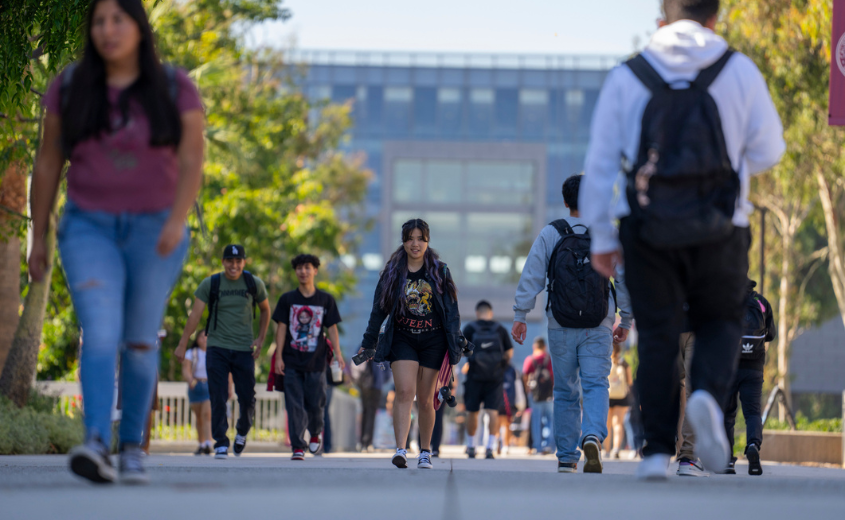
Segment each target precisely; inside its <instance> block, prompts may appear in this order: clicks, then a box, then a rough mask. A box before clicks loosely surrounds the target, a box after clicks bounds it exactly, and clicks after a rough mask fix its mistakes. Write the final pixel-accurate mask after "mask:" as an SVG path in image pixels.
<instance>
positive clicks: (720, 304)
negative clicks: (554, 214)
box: [579, 0, 785, 479]
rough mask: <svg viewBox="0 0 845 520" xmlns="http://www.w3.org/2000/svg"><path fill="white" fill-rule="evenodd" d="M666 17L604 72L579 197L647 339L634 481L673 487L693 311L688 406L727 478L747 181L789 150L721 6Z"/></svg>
mask: <svg viewBox="0 0 845 520" xmlns="http://www.w3.org/2000/svg"><path fill="white" fill-rule="evenodd" d="M663 10H664V16H665V21H663V22H661V28H660V29H659V30H658V31H657V32H656V33H655V34H654V36H653V37H652V39H651V41H650V42H649V44H648V45H647V46H646V48H645V50H644V51H643V52H642V54H641V55H639V56H638V57H636V58H634V59H632V60H631V61H629V62H627V63H625V64H623V65H620V66H618V67H616V68H615V69H614V70H612V71H611V72H610V73H609V74H608V77H607V80H606V81H605V84H604V86H603V88H602V92H601V94H600V96H599V100H598V103H597V106H596V109H595V112H594V115H593V123H592V128H591V136H590V146H589V150H588V152H587V159H586V164H585V178H584V182H583V183H582V185H581V194H580V195H581V196H580V197H579V198H580V200H581V215H582V218H583V220H584V222H585V223H586V224H587V225H588V226H589V228H590V233H591V234H592V237H593V240H592V243H591V251H592V256H591V261H592V265H593V268H594V269H596V270H597V271H598V272H600V273H602V274H604V275H605V276H610V275H612V274H613V269H614V266H615V265H616V264H619V263H621V262H622V255H623V251H624V262H625V270H626V273H627V276H626V280H627V283H628V288H629V290H630V296H631V300H632V305H633V310H634V317H635V318H636V320H637V323H638V326H637V327H638V331H639V355H640V366H639V372H638V383H639V393H640V399H641V405H642V414H643V425H644V430H645V439H646V446H645V448H644V449H643V454H644V459H643V461H642V462H641V463H640V466H639V468H638V470H637V475H638V477H640V478H645V479H663V478H666V477H667V470H668V464H669V461H670V459H671V457H672V455H673V454H674V453H675V435H676V431H677V424H678V413H679V391H678V385H679V383H678V377H679V375H678V367H677V358H678V338H679V336H680V333H681V329H682V327H683V319H684V317H683V308H684V304H685V303H687V304H688V305H689V318H690V323H691V325H692V329H693V331H694V333H695V335H696V338H697V342H696V350H695V354H694V357H693V360H692V367H691V374H690V379H691V384H692V389H693V393H692V395H691V396H690V400H689V402H688V403H687V415H688V417H689V419H690V422H691V425H692V427H693V429H694V430H695V433H696V437H697V442H696V454H697V455H698V457H699V458H700V459H701V462H702V464H703V465H704V467H705V468H707V469H708V470H710V471H713V472H716V473H721V472H724V470H725V469H726V467H727V463H728V460H729V457H730V453H729V450H730V448H729V444H728V442H727V438H726V437H725V434H724V431H723V429H724V428H722V427H721V425H722V424H723V413H722V410H723V407H724V404H725V402H726V398H727V392H728V386H729V385H730V382H731V380H732V379H733V375H734V374H733V372H734V371H735V370H736V361H733V360H736V359H737V358H738V352H737V348H738V347H737V345H739V337H740V335H741V325H740V323H741V320H742V302H743V294H744V292H743V291H744V288H745V282H746V274H747V271H748V245H749V240H750V233H749V230H748V215H749V213H750V212H751V210H752V209H753V208H752V206H751V205H750V204H749V202H748V200H747V195H748V186H749V178H750V176H751V175H753V174H757V173H760V172H762V171H765V170H767V169H769V168H771V167H772V166H774V165H775V164H777V162H778V161H779V159H780V157H781V156H782V155H783V152H784V150H785V144H784V140H783V127H782V125H781V122H780V118H779V116H778V114H777V111H776V110H775V107H774V104H773V103H772V100H771V97H770V95H769V92H768V88H767V86H766V83H765V81H764V79H763V77H762V75H761V74H760V72H759V70H758V69H757V67H756V66H755V65H754V63H753V62H752V61H751V60H750V59H749V58H748V57H746V56H744V55H742V54H740V53H737V52H733V51H731V50H729V48H728V44H727V42H725V40H724V39H722V38H721V37H719V36H718V35H716V34H715V33H714V32H713V29H714V27H715V24H716V21H717V16H718V12H719V1H718V0H664V2H663ZM667 103H676V106H674V107H673V106H669V105H667ZM667 107H668V108H667ZM708 146H709V148H708ZM708 150H709V151H710V152H711V153H707V152H708ZM620 159H621V162H622V167H621V168H620ZM685 161H686V162H685ZM632 164H633V167H631V165H632ZM702 165H703V166H702ZM620 170H622V171H624V172H625V173H626V174H627V175H620ZM695 174H698V176H697V177H696V176H695ZM673 176H674V177H673ZM678 179H680V181H681V182H678ZM673 182H674V184H673ZM617 183H618V186H617ZM684 186H686V187H684ZM615 190H616V191H615ZM661 190H662V191H661ZM614 193H618V194H620V196H618V197H615V196H614ZM667 194H669V195H668V196H667ZM708 197H709V198H708ZM726 198H727V203H725V199H726ZM690 209H693V210H694V211H688V210H690ZM701 215H707V216H708V219H702V218H701ZM617 218H619V219H621V221H620V230H619V232H618V233H617V230H616V227H615V225H614V220H615V219H617ZM620 245H621V248H620ZM726 367H728V368H726Z"/></svg>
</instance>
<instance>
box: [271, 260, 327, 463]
mask: <svg viewBox="0 0 845 520" xmlns="http://www.w3.org/2000/svg"><path fill="white" fill-rule="evenodd" d="M291 265H293V268H294V270H295V271H296V277H297V279H299V288H298V289H296V290H293V291H290V292H287V293H285V294H283V295H282V296H281V297H280V298H279V302H278V303H277V304H276V310H275V311H274V312H273V321H275V322H276V323H277V324H278V327H277V328H276V352H275V354H274V355H275V357H276V360H275V365H276V367H275V368H276V374H279V375H283V376H284V377H285V382H284V388H285V409H286V410H287V415H288V431H289V434H290V444H291V448H293V456H292V457H291V458H292V459H293V460H303V459H305V447H306V446H307V447H308V450H309V451H310V452H311V453H317V452H318V451H319V450H320V446H321V445H322V440H321V437H320V434H321V433H322V432H323V425H324V420H323V413H324V409H325V407H326V359H327V356H328V346H327V342H326V331H328V335H329V339H330V340H331V345H332V349H333V351H334V359H336V360H337V361H338V363H339V364H340V366H341V368H343V364H344V363H343V354H342V352H341V350H340V343H339V340H338V332H337V324H338V323H340V321H341V320H340V313H339V312H338V310H337V304H336V303H335V300H334V298H333V297H332V295H330V294H328V293H326V292H323V291H321V290H319V289H317V287H315V286H314V277H316V276H317V273H318V271H319V268H320V260H319V259H318V258H317V257H316V256H314V255H299V256H297V257H296V258H294V259H293V260H291ZM306 428H307V429H308V431H309V433H310V434H311V439H310V441H309V442H308V443H307V444H306V442H305V429H306Z"/></svg>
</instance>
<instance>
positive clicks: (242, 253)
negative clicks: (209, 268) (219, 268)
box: [223, 244, 246, 260]
mask: <svg viewBox="0 0 845 520" xmlns="http://www.w3.org/2000/svg"><path fill="white" fill-rule="evenodd" d="M227 258H246V250H244V246H241V245H238V244H229V245H228V246H226V248H225V249H224V250H223V259H224V260H225V259H227Z"/></svg>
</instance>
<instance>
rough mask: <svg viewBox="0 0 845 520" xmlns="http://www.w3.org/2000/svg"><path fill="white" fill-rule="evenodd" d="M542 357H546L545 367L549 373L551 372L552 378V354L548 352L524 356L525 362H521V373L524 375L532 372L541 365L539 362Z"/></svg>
mask: <svg viewBox="0 0 845 520" xmlns="http://www.w3.org/2000/svg"><path fill="white" fill-rule="evenodd" d="M544 357H545V358H546V361H545V363H546V368H547V369H548V370H549V374H552V377H553V378H554V370H552V356H550V355H549V354H548V352H546V353H545V354H543V355H540V356H537V355H534V354H531V355H530V356H528V357H527V358H525V363H523V364H522V374H523V375H526V376H529V375H531V374H533V373H534V370H535V369H537V368H539V367H540V366H541V364H540V363H541V360H542V359H543V358H544Z"/></svg>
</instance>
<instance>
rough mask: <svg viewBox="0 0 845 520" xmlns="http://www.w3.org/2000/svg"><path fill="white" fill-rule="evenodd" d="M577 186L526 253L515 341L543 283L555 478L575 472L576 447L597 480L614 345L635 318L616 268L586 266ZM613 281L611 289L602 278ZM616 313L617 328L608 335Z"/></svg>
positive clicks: (586, 239) (575, 181)
mask: <svg viewBox="0 0 845 520" xmlns="http://www.w3.org/2000/svg"><path fill="white" fill-rule="evenodd" d="M580 184H581V176H580V175H573V176H572V177H570V178H568V179H566V181H565V182H564V183H563V189H562V192H563V202H564V204H565V205H566V207H567V208H569V214H570V216H569V218H567V219H565V220H556V221H554V222H552V223H551V224H549V225H548V226H546V227H545V228H543V230H542V231H541V232H540V236H539V237H537V239H536V240H535V241H534V245H533V246H531V251H530V252H529V253H528V260H527V261H526V263H525V267H524V268H523V270H522V276H521V277H520V279H519V286H518V287H517V290H516V303H515V304H514V306H513V309H514V312H515V317H514V324H513V330H512V335H513V338H514V339H515V340H516V342H517V343H519V344H520V345H521V344H522V342H523V341H524V340H525V334H526V325H525V317H526V315H527V314H528V312H530V311H531V310H532V309H533V308H534V304H535V302H536V300H537V295H538V294H539V293H540V292H541V291H542V290H543V288H544V287H545V286H546V279H547V278H548V280H549V284H548V293H549V299H548V305H547V306H546V315H547V317H548V320H549V350H550V354H551V357H552V367H553V368H554V374H555V379H554V401H555V404H554V415H555V420H554V432H555V443H556V444H557V458H558V471H559V472H561V473H574V472H575V471H577V462H578V460H579V459H580V458H581V453H580V452H579V450H578V448H579V447H580V448H581V449H583V450H584V455H585V458H586V463H585V464H584V472H586V473H601V471H602V463H601V445H602V442H603V441H604V439H605V437H607V412H608V403H609V397H608V380H607V377H608V376H609V375H610V354H611V351H612V348H613V347H612V343H613V338H616V341H619V342H622V341H625V339H626V338H627V337H628V329H630V328H631V318H632V317H631V309H630V303H629V299H628V292H627V289H626V288H625V282H624V279H623V274H624V273H623V271H622V269H621V267H620V268H619V269H617V270H616V272H615V273H613V272H611V273H605V274H603V275H600V274H598V273H596V272H595V271H594V270H593V269H591V267H590V263H589V254H590V243H591V236H590V233H589V232H587V231H586V228H585V226H584V225H583V224H582V223H581V219H580V213H579V207H580V206H579V203H578V191H579V187H580ZM576 230H577V231H576ZM610 275H613V278H614V281H615V287H614V285H613V284H611V283H610V280H609V279H608V278H605V276H610ZM617 306H618V307H619V310H620V314H621V316H622V322H621V324H620V325H619V327H617V328H616V330H615V331H613V324H614V323H615V321H616V309H617ZM582 397H583V406H582ZM582 416H583V428H582ZM535 442H536V440H535Z"/></svg>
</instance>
